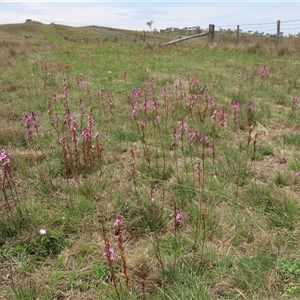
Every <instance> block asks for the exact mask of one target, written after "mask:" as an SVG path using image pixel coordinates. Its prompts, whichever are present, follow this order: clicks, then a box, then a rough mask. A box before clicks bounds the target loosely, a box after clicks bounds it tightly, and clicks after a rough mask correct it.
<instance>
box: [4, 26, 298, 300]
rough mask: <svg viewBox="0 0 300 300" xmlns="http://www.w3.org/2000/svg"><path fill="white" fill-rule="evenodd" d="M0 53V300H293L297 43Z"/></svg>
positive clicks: (46, 40)
mask: <svg viewBox="0 0 300 300" xmlns="http://www.w3.org/2000/svg"><path fill="white" fill-rule="evenodd" d="M126 34H130V33H129V32H126ZM135 34H136V33H135V32H134V33H133V36H134V35H135ZM176 38H177V37H176ZM87 39H88V40H87ZM72 40H73V41H72ZM0 41H1V42H0V67H1V71H2V72H1V74H0V82H1V86H0V104H1V107H0V116H1V119H0V122H1V126H0V151H1V152H0V180H1V192H0V214H1V215H0V299H43V300H50V299H104V300H106V299H143V300H144V299H172V300H174V299H195V300H196V299H197V300H198V299H203V300H204V299H212V300H214V299H223V300H225V299H249V300H250V299H299V298H300V255H299V254H300V250H299V249H300V221H299V212H300V201H299V196H300V176H299V175H300V172H299V171H300V157H299V153H298V151H299V148H300V121H299V114H300V108H299V100H300V99H299V97H300V94H299V87H300V80H299V78H300V68H299V63H300V60H299V56H297V54H295V53H294V52H295V49H299V48H300V47H299V46H300V42H298V41H297V40H296V39H284V40H282V41H281V43H280V46H279V48H278V49H276V48H275V46H274V42H273V41H271V40H268V39H264V38H261V39H256V38H255V37H251V36H247V37H244V38H242V39H241V43H240V45H239V46H236V45H235V44H234V41H231V40H230V38H229V37H226V36H221V35H220V36H218V34H217V33H216V37H215V42H214V43H213V44H212V45H209V44H207V38H203V39H199V40H189V41H186V42H183V43H178V44H176V45H172V46H168V47H164V46H162V45H161V42H162V38H159V39H158V40H157V41H158V42H157V43H155V42H151V43H147V42H145V43H141V42H131V41H126V40H121V39H112V38H111V37H108V36H105V35H100V34H98V33H96V32H92V31H87V30H86V29H83V28H72V27H67V26H62V25H54V24H52V25H44V24H41V23H38V22H26V23H24V24H14V25H1V26H0ZM75 41H76V42H75ZM91 41H93V42H91Z"/></svg>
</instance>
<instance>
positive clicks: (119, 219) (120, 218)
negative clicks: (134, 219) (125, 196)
mask: <svg viewBox="0 0 300 300" xmlns="http://www.w3.org/2000/svg"><path fill="white" fill-rule="evenodd" d="M122 219H123V216H122V215H117V218H116V220H115V222H114V226H120V222H121V220H122Z"/></svg>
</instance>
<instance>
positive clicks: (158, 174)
mask: <svg viewBox="0 0 300 300" xmlns="http://www.w3.org/2000/svg"><path fill="white" fill-rule="evenodd" d="M138 171H139V172H141V173H143V174H147V173H148V174H149V176H150V177H151V178H153V179H158V180H168V179H170V178H171V176H172V175H173V173H174V170H173V168H172V167H170V166H169V167H166V168H165V169H164V168H163V167H162V166H157V165H151V166H150V168H149V167H148V165H147V164H145V163H141V164H139V165H138Z"/></svg>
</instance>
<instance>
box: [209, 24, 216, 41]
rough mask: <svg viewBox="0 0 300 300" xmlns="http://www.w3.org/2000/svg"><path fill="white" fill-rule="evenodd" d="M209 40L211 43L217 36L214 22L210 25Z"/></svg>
mask: <svg viewBox="0 0 300 300" xmlns="http://www.w3.org/2000/svg"><path fill="white" fill-rule="evenodd" d="M208 31H209V34H208V41H209V43H213V42H214V37H215V25H214V24H209V26H208Z"/></svg>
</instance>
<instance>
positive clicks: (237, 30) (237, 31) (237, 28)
mask: <svg viewBox="0 0 300 300" xmlns="http://www.w3.org/2000/svg"><path fill="white" fill-rule="evenodd" d="M239 39H240V25H237V27H236V44H237V45H238V44H239Z"/></svg>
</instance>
